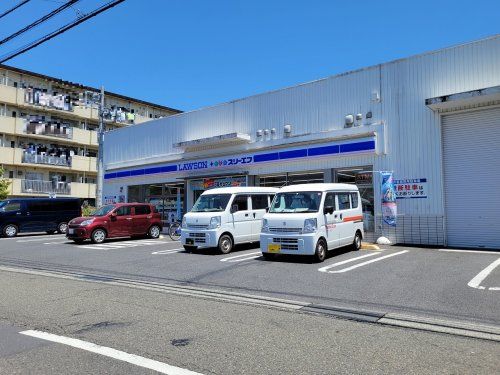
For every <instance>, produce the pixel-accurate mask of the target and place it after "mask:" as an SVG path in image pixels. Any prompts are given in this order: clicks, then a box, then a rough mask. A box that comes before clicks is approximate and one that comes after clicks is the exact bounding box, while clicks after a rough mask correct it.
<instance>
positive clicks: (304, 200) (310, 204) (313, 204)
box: [269, 191, 323, 214]
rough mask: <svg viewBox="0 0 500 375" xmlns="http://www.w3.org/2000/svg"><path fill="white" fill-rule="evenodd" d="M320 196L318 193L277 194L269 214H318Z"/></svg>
mask: <svg viewBox="0 0 500 375" xmlns="http://www.w3.org/2000/svg"><path fill="white" fill-rule="evenodd" d="M322 194H323V193H321V192H320V191H300V192H294V193H292V192H290V193H278V194H276V196H275V197H274V200H273V203H272V204H271V208H270V209H269V212H270V213H274V214H281V213H302V212H318V210H319V205H320V203H321V195H322Z"/></svg>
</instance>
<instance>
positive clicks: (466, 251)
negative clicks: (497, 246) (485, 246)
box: [439, 249, 500, 255]
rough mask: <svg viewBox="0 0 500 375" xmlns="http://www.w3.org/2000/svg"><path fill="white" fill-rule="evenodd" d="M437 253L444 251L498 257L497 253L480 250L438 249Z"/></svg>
mask: <svg viewBox="0 0 500 375" xmlns="http://www.w3.org/2000/svg"><path fill="white" fill-rule="evenodd" d="M439 251H445V252H448V253H469V254H488V255H499V254H500V252H498V251H482V250H459V249H439Z"/></svg>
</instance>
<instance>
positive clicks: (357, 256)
mask: <svg viewBox="0 0 500 375" xmlns="http://www.w3.org/2000/svg"><path fill="white" fill-rule="evenodd" d="M441 250H443V251H441ZM451 250H453V249H424V248H418V247H398V246H392V247H387V248H386V249H382V250H381V251H358V252H353V251H349V249H341V250H340V251H335V252H332V253H330V254H329V256H328V258H327V259H326V260H325V262H324V263H320V264H317V263H313V262H312V261H311V259H309V258H307V257H298V256H278V257H276V259H274V260H272V261H266V260H264V259H263V258H262V256H261V255H260V250H259V248H258V247H256V246H255V245H247V246H238V247H237V248H236V249H235V251H234V252H232V253H230V254H227V255H222V254H219V253H217V251H215V250H212V249H200V250H198V251H196V252H195V253H188V252H186V251H184V250H183V248H182V246H180V244H179V242H174V241H171V240H170V239H169V238H162V239H158V240H151V239H138V240H131V239H121V240H111V241H107V242H105V243H104V244H100V245H94V244H91V243H90V242H88V243H84V244H82V245H77V244H74V243H72V242H71V241H67V240H66V239H65V238H64V237H63V236H57V235H54V236H40V237H36V238H17V239H8V240H5V241H1V242H0V265H5V266H22V267H36V268H44V269H56V270H57V269H60V270H70V271H78V272H85V273H87V274H93V275H101V276H110V277H125V278H129V279H130V278H133V279H138V280H148V281H154V282H159V283H171V284H179V285H194V286H201V287H207V288H218V289H224V290H227V291H237V292H245V293H252V294H258V295H262V296H268V297H277V298H287V299H293V300H298V301H308V302H311V303H316V304H321V305H328V306H335V307H339V308H354V309H364V310H370V311H383V312H387V311H393V312H405V313H415V314H425V315H429V316H436V317H447V318H456V319H461V320H470V321H481V322H485V323H495V324H500V316H499V315H498V311H500V266H499V263H500V261H499V259H500V253H498V252H487V251H451Z"/></svg>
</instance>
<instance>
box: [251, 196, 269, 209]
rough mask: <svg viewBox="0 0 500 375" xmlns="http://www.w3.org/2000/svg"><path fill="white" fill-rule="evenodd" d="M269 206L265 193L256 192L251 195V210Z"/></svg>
mask: <svg viewBox="0 0 500 375" xmlns="http://www.w3.org/2000/svg"><path fill="white" fill-rule="evenodd" d="M268 206H269V204H268V201H267V195H264V194H256V195H252V210H264V209H266V208H267V207H268Z"/></svg>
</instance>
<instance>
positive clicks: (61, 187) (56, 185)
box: [21, 180, 71, 195]
mask: <svg viewBox="0 0 500 375" xmlns="http://www.w3.org/2000/svg"><path fill="white" fill-rule="evenodd" d="M21 192H22V193H27V194H33V193H36V194H56V195H70V194H71V183H69V182H61V181H58V182H52V181H40V180H21Z"/></svg>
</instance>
